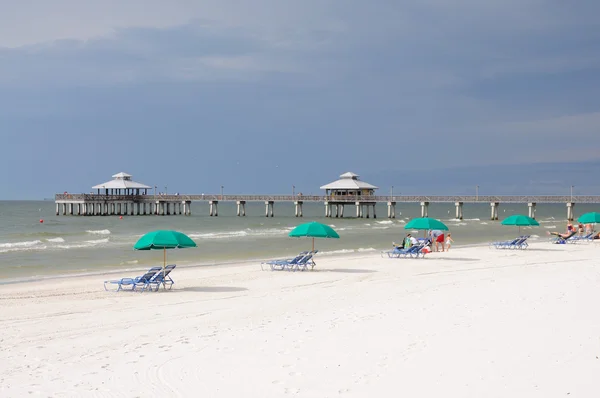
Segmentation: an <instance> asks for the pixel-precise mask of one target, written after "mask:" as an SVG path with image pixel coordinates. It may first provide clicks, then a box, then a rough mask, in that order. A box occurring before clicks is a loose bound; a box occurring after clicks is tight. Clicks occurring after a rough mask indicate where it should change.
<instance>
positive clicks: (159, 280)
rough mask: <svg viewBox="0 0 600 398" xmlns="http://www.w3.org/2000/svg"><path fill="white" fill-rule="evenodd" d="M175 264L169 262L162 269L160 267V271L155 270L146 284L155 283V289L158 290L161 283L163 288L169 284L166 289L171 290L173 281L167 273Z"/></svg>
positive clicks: (152, 284)
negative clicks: (154, 273)
mask: <svg viewBox="0 0 600 398" xmlns="http://www.w3.org/2000/svg"><path fill="white" fill-rule="evenodd" d="M176 266H177V265H176V264H169V265H167V266H166V267H165V269H164V271H163V269H162V268H161V269H160V271H159V272H157V273H156V275H155V276H154V277H153V278H151V279H150V280H149V281H148V285H149V286H154V285H156V290H155V291H158V289H159V288H160V285H161V284H162V285H163V287H164V288H165V290H167V285H168V286H169V288H168V290H171V288H172V287H173V284H174V283H175V281H174V280H173V279H172V278H171V276H170V275H169V274H170V273H171V271H173V270H174V269H175V267H176Z"/></svg>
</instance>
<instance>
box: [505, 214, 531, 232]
mask: <svg viewBox="0 0 600 398" xmlns="http://www.w3.org/2000/svg"><path fill="white" fill-rule="evenodd" d="M501 224H502V225H516V226H518V227H519V233H521V227H531V226H539V225H540V223H538V222H537V221H535V220H534V219H533V218H531V217H527V216H524V215H521V214H514V215H512V216H510V217H508V218H505V219H504V220H502V223H501Z"/></svg>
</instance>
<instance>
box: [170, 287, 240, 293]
mask: <svg viewBox="0 0 600 398" xmlns="http://www.w3.org/2000/svg"><path fill="white" fill-rule="evenodd" d="M177 290H178V291H180V292H204V293H226V292H243V291H246V290H248V289H246V288H245V287H235V286H193V287H184V288H183V289H177Z"/></svg>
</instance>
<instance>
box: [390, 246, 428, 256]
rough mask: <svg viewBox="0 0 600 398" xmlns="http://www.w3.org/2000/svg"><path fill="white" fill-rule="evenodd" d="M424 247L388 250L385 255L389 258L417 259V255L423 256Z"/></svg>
mask: <svg viewBox="0 0 600 398" xmlns="http://www.w3.org/2000/svg"><path fill="white" fill-rule="evenodd" d="M424 247H425V246H424V245H414V246H411V247H408V248H406V249H398V248H395V249H394V250H390V251H388V252H386V253H387V255H388V257H389V258H402V257H405V258H406V257H413V256H414V257H415V258H418V257H419V254H422V255H423V256H425V253H423V252H422V250H423V248H424Z"/></svg>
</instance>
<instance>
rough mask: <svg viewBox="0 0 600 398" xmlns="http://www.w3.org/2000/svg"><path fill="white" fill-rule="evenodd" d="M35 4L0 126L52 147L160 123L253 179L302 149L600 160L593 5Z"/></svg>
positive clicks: (352, 0)
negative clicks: (239, 165)
mask: <svg viewBox="0 0 600 398" xmlns="http://www.w3.org/2000/svg"><path fill="white" fill-rule="evenodd" d="M33 3H35V2H33V1H30V2H26V1H23V2H14V4H11V5H9V6H7V5H2V6H1V7H4V8H5V9H0V46H3V47H0V126H1V127H2V129H1V130H0V131H2V132H1V134H3V135H4V136H8V137H10V138H11V140H13V141H11V142H13V144H14V146H15V148H21V149H19V150H23V148H29V147H28V146H27V145H28V144H29V143H31V142H33V143H34V145H33V146H32V147H31V148H29V149H28V150H31V151H32V152H33V153H38V152H39V153H41V152H43V155H40V158H44V157H45V156H49V155H47V154H48V151H51V152H50V153H52V154H53V155H60V156H69V157H71V156H73V157H80V158H79V160H80V161H85V159H86V158H87V157H89V156H98V157H102V158H103V159H104V162H105V163H110V162H112V161H122V158H121V157H120V156H119V154H114V153H112V152H111V151H108V152H107V151H106V148H104V147H102V146H100V145H96V144H95V140H96V138H94V137H105V140H106V141H107V142H113V141H114V142H121V141H122V140H125V141H130V142H138V143H139V144H138V146H139V149H140V150H141V151H143V152H145V153H152V152H153V151H154V150H155V149H156V146H155V143H156V142H157V140H158V141H160V140H162V139H164V136H165V134H167V133H166V132H169V133H168V134H173V136H174V140H180V141H184V142H187V143H189V145H184V146H178V145H173V146H165V147H164V148H161V149H162V150H163V156H164V157H165V158H171V159H177V161H178V162H180V163H182V166H185V165H188V166H190V167H199V166H202V167H211V164H213V163H212V162H215V161H218V160H219V159H221V158H222V157H223V153H226V154H227V156H228V157H231V158H232V159H236V161H241V162H243V163H244V162H245V163H244V164H246V165H247V166H246V167H247V171H248V172H250V173H252V172H254V173H258V172H259V171H260V172H262V171H264V170H268V169H269V168H270V162H271V160H270V159H271V158H272V155H273V154H274V153H289V152H290V150H289V148H290V145H297V146H303V147H305V146H307V145H308V146H309V147H310V148H311V150H310V153H311V156H314V157H317V158H323V159H330V158H332V157H333V158H336V160H335V162H334V163H335V165H339V167H340V168H342V169H343V168H346V167H350V168H352V169H354V171H356V172H359V173H360V174H365V175H366V174H368V172H369V171H370V170H386V169H395V168H397V167H398V165H404V166H403V167H405V168H417V169H418V168H422V167H425V166H424V165H423V163H426V165H427V166H428V167H438V168H444V167H450V166H472V165H483V164H500V163H507V162H508V163H510V162H528V161H533V162H539V161H546V160H549V159H564V158H570V157H571V156H572V155H573V156H576V157H577V158H578V159H579V160H581V159H595V158H597V157H598V155H596V154H595V153H594V151H593V148H597V146H598V145H599V144H600V140H598V139H596V135H597V134H596V127H595V126H597V125H598V124H597V123H598V116H597V115H598V112H599V110H600V98H599V96H598V94H597V92H596V91H597V90H596V89H595V87H597V85H598V84H600V81H599V79H600V58H599V57H598V56H597V54H598V51H597V50H598V48H597V46H598V45H597V44H596V43H599V42H600V37H598V36H599V35H600V29H598V22H597V18H596V17H595V16H596V15H597V14H598V11H600V4H597V2H592V1H581V2H578V7H572V6H571V5H569V4H566V3H563V2H559V1H547V2H539V1H534V0H525V1H516V0H505V1H502V2H501V1H488V2H481V1H475V0H462V1H457V2H452V3H449V2H446V1H441V0H428V1H416V0H415V1H408V2H397V1H391V0H385V1H379V2H377V3H376V4H371V3H368V2H362V1H358V0H348V1H344V2H341V1H327V0H322V1H317V0H307V1H304V2H295V3H290V2H281V1H279V0H256V1H254V2H250V1H236V2H231V1H230V2H227V1H219V2H217V1H204V2H192V1H174V2H169V3H166V2H163V1H158V0H147V1H143V2H142V1H141V0H132V1H130V2H121V1H116V0H107V1H105V2H85V4H83V3H84V2H79V1H75V0H70V1H67V0H57V1H55V2H52V4H50V3H49V2H44V3H43V4H42V3H36V4H37V5H36V6H34V5H33ZM6 7H10V9H8V10H7V9H6ZM140 9H143V10H144V12H143V13H141V12H139V10H140ZM2 11H7V12H2ZM8 11H10V12H8ZM7 15H12V17H7ZM33 25H35V27H36V29H31V26H33ZM8 32H12V34H7V33H8ZM86 134H89V137H88V136H87V135H86ZM567 136H569V137H572V138H571V139H567V138H566V137H567ZM22 137H26V138H22ZM48 137H55V138H54V139H50V138H48ZM38 142H43V143H44V146H43V149H42V147H41V146H40V147H39V148H38V146H37V145H36V144H35V143H38ZM65 142H66V143H78V144H81V145H84V146H85V147H86V148H89V151H90V153H85V154H83V153H79V152H78V151H75V152H73V153H71V152H72V150H73V148H74V146H73V145H72V144H65ZM582 142H584V143H585V145H581V143H582ZM582 146H583V148H582ZM421 147H426V148H427V151H428V153H429V155H428V156H429V158H428V159H426V161H425V162H423V159H422V156H420V155H419V152H418V151H415V150H412V148H421ZM407 148H409V149H407ZM578 148H579V149H578ZM586 148H589V149H586ZM4 150H5V151H6V152H5V153H4V157H3V158H1V159H2V160H0V166H3V163H1V162H7V164H10V162H11V161H12V162H14V161H15V159H16V156H17V155H18V152H19V151H18V150H9V149H4ZM198 153H201V156H200V159H196V157H197V155H198ZM132 164H134V163H132ZM253 164H254V165H255V167H256V170H252V167H253V166H252V165H253ZM279 170H281V172H282V173H283V172H287V173H290V175H293V174H294V173H296V174H298V173H307V174H315V173H318V172H319V171H318V170H317V169H311V168H307V169H306V170H300V171H299V170H297V169H293V168H289V169H285V167H284V166H281V167H280V168H279ZM338 171H339V172H342V171H345V170H336V171H335V172H334V173H333V175H334V176H335V175H337V174H339V173H338ZM112 172H113V170H110V173H112ZM156 172H157V173H158V175H160V173H161V172H162V171H161V170H156ZM220 173H221V174H220V175H227V176H229V178H234V177H231V175H236V173H235V171H233V170H232V169H231V168H227V167H226V168H224V169H223V170H221V171H220ZM104 174H106V173H103V174H102V176H103V175H104ZM214 178H219V176H215V177H214ZM101 179H102V178H100V180H101ZM235 183H236V182H235V181H229V182H228V184H235ZM237 183H239V184H242V182H241V180H240V181H238V182H237Z"/></svg>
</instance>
